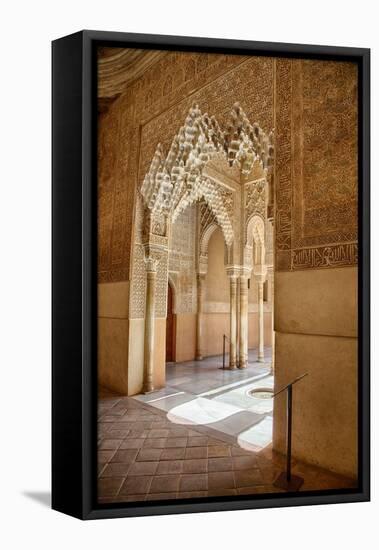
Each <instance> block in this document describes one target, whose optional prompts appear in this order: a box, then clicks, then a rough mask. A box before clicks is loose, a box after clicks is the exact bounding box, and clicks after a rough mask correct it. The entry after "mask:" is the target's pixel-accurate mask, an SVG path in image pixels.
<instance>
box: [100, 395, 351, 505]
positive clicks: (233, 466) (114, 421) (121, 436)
mask: <svg viewBox="0 0 379 550" xmlns="http://www.w3.org/2000/svg"><path fill="white" fill-rule="evenodd" d="M220 436H221V438H215V437H214V435H212V434H210V433H207V429H206V428H204V426H193V425H191V426H181V425H178V424H174V423H172V422H170V421H169V420H168V419H167V417H166V413H165V412H164V411H159V410H157V409H152V408H151V407H149V406H147V405H144V404H141V403H139V402H138V401H136V400H135V399H132V398H128V397H120V396H117V395H115V394H111V393H109V392H106V391H102V392H101V395H100V398H99V423H98V500H99V503H115V502H131V501H141V500H167V499H172V498H178V499H179V498H193V497H206V496H226V495H252V494H256V493H277V492H283V491H282V490H281V489H278V488H276V487H274V486H273V481H274V480H275V479H276V477H277V476H278V474H279V473H280V472H281V471H282V469H284V457H283V456H281V455H279V454H277V453H274V452H273V451H272V450H271V449H270V448H269V449H267V448H266V449H265V450H264V451H262V452H260V453H254V452H251V451H246V450H244V449H241V448H240V447H239V446H238V445H236V444H232V443H230V441H225V440H223V439H222V434H220ZM293 473H295V474H296V473H298V474H300V475H301V476H302V477H304V479H305V482H304V485H303V487H302V490H323V489H336V488H338V489H340V488H351V487H354V481H352V480H350V479H347V478H344V477H342V476H339V475H336V474H333V473H331V472H327V471H325V470H321V469H319V468H315V467H311V466H308V465H306V464H304V463H300V462H296V461H294V463H293Z"/></svg>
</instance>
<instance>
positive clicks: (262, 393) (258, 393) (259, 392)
mask: <svg viewBox="0 0 379 550" xmlns="http://www.w3.org/2000/svg"><path fill="white" fill-rule="evenodd" d="M247 393H248V395H249V396H250V397H255V399H272V396H273V395H274V392H273V390H272V389H271V388H255V389H254V390H250V391H248V392H247Z"/></svg>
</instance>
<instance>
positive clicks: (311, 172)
mask: <svg viewBox="0 0 379 550" xmlns="http://www.w3.org/2000/svg"><path fill="white" fill-rule="evenodd" d="M356 80H357V74H356V67H355V65H353V64H350V63H337V62H322V61H308V60H289V59H288V60H287V59H277V60H273V59H271V58H259V57H253V58H248V57H243V56H232V55H229V56H226V55H214V54H212V55H210V54H189V53H172V52H167V53H166V54H165V55H164V56H163V58H161V59H160V60H159V61H158V62H157V63H155V64H153V66H152V67H150V68H149V69H148V70H147V71H146V72H145V73H144V74H143V76H142V77H140V78H138V79H137V80H136V81H134V82H133V83H132V84H130V85H129V86H128V87H127V88H126V89H125V92H124V93H123V94H122V95H121V96H120V97H119V98H118V99H117V100H116V101H115V102H114V103H113V104H112V105H111V107H110V108H109V110H108V111H107V112H106V113H104V114H102V115H101V116H100V117H99V281H100V282H111V281H112V282H114V281H121V280H128V279H129V278H130V254H131V252H130V251H131V242H132V226H133V223H132V221H133V205H134V202H135V189H136V186H137V185H138V184H140V183H141V181H142V179H143V176H144V173H145V172H146V170H147V169H148V166H149V163H150V161H151V158H152V156H153V154H154V150H155V147H156V145H157V143H158V142H161V143H162V145H163V147H164V148H167V147H168V146H169V144H170V142H171V139H172V136H173V135H174V134H175V132H176V131H177V129H178V128H179V126H180V125H181V124H182V122H183V120H184V118H185V116H186V113H187V111H188V109H189V107H190V106H191V104H192V103H193V102H197V103H198V104H199V105H200V106H201V108H202V110H203V112H204V111H206V110H208V111H209V112H210V113H212V114H214V115H215V116H217V118H218V120H219V121H220V122H221V123H224V122H225V119H226V117H227V115H228V113H229V110H230V107H231V105H232V104H233V103H234V102H235V101H239V102H240V103H241V106H242V107H243V108H244V110H245V112H246V114H247V116H248V117H249V118H250V119H251V120H256V121H258V122H259V123H260V125H261V126H262V128H263V129H264V130H265V131H269V130H270V129H271V128H273V127H275V134H276V150H277V158H276V172H275V182H276V228H275V229H276V269H277V270H278V271H283V270H295V269H309V268H319V267H333V266H344V265H355V264H356V263H357V223H356V222H357V216H356V213H357V155H356V150H357V131H356V121H357V108H356V97H357V85H356ZM315 83H317V85H315ZM331 83H333V85H331ZM274 84H275V85H274ZM274 98H275V100H274ZM274 106H275V109H274ZM325 108H326V109H327V110H328V114H329V116H328V117H325V116H324V113H325Z"/></svg>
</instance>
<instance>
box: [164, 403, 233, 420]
mask: <svg viewBox="0 0 379 550" xmlns="http://www.w3.org/2000/svg"><path fill="white" fill-rule="evenodd" d="M240 410H241V409H240V408H239V407H235V406H234V405H229V404H228V403H218V402H217V401H216V400H210V399H204V398H203V397H197V398H196V399H193V400H192V401H189V402H187V403H183V404H182V405H178V406H176V407H174V408H172V409H171V410H170V411H169V412H168V413H167V418H168V419H169V420H171V422H175V423H176V424H212V423H214V422H219V421H220V420H223V419H225V418H227V417H229V416H231V415H233V414H235V413H238V412H240Z"/></svg>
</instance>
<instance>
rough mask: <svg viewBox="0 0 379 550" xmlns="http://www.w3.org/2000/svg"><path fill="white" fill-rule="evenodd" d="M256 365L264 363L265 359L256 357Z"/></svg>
mask: <svg viewBox="0 0 379 550" xmlns="http://www.w3.org/2000/svg"><path fill="white" fill-rule="evenodd" d="M257 361H258V363H265V362H266V361H265V358H264V357H258V359H257Z"/></svg>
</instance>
